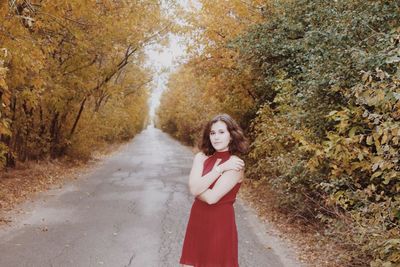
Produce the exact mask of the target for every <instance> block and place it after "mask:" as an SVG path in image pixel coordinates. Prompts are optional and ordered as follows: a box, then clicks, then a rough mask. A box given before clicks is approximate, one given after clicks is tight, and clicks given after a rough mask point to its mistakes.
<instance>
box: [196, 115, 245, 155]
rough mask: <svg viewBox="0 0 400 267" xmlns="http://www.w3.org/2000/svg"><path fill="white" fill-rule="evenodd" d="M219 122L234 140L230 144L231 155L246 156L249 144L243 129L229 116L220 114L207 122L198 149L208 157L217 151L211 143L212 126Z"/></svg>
mask: <svg viewBox="0 0 400 267" xmlns="http://www.w3.org/2000/svg"><path fill="white" fill-rule="evenodd" d="M217 121H222V122H224V123H225V124H226V127H227V129H228V131H229V133H230V135H231V138H232V140H231V141H230V142H229V151H230V152H231V154H237V153H239V154H244V153H246V152H247V150H248V147H249V144H248V140H247V139H246V137H245V136H244V134H243V130H242V128H240V126H239V125H238V124H237V122H236V121H235V120H234V119H232V117H231V116H229V115H228V114H218V115H217V116H215V117H214V118H213V119H212V120H210V121H209V122H207V123H206V124H205V126H204V128H203V136H202V138H201V140H200V142H199V144H198V148H199V149H200V150H201V151H203V152H204V154H206V155H212V154H213V153H214V152H215V149H214V147H213V145H212V144H211V141H210V132H211V126H212V125H213V124H214V123H216V122H217Z"/></svg>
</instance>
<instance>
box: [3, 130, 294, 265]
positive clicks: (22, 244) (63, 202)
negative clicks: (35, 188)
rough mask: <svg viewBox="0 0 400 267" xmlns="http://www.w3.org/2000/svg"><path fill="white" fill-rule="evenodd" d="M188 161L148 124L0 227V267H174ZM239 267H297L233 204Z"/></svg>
mask: <svg viewBox="0 0 400 267" xmlns="http://www.w3.org/2000/svg"><path fill="white" fill-rule="evenodd" d="M192 159H193V154H192V152H191V151H190V149H189V148H187V147H185V146H183V145H181V144H180V143H179V142H177V141H176V140H173V139H172V138H171V137H170V136H168V135H167V134H165V133H163V132H161V131H160V130H159V129H155V128H154V127H152V126H151V125H150V126H149V127H147V128H146V129H145V130H143V131H142V132H141V133H140V134H138V135H137V136H136V137H135V138H134V139H133V140H132V141H131V142H130V143H129V144H127V145H125V146H124V147H123V148H122V149H121V150H120V151H119V152H118V153H116V154H115V155H113V156H111V157H109V158H107V159H105V160H104V161H103V162H101V164H99V165H98V166H97V167H96V168H95V169H93V170H92V171H90V172H89V173H86V174H84V175H83V176H82V177H80V178H79V179H77V180H75V181H71V182H68V183H67V184H65V185H64V186H63V187H62V188H53V189H50V190H49V191H47V192H44V193H41V194H38V195H37V196H36V197H35V198H34V200H33V201H32V202H27V203H25V204H23V205H21V206H19V208H21V209H22V210H23V211H24V213H23V214H21V215H18V216H14V217H13V223H12V224H11V226H2V227H0V266H1V267H9V266H10V267H11V266H38V267H44V266H84V267H87V266H121V267H122V266H138V267H139V266H140V267H152V266H154V267H160V266H162V267H168V266H180V265H179V259H180V255H181V249H182V244H183V238H184V234H185V230H186V225H187V222H188V219H189V213H190V208H191V205H192V203H193V201H194V198H193V196H191V195H190V193H189V190H188V186H187V182H188V174H189V171H190V167H191V164H192ZM234 208H235V212H236V223H237V227H238V233H239V236H238V238H239V264H240V266H241V267H263V266H265V267H281V266H289V267H291V266H296V267H298V266H301V265H300V264H299V263H298V262H296V261H295V260H294V256H293V251H292V250H290V249H288V248H287V246H286V245H285V244H284V243H283V242H281V241H280V240H279V239H278V238H276V237H275V236H274V235H272V234H271V235H270V234H268V229H266V228H265V225H264V224H261V223H260V221H259V219H258V217H257V216H256V215H254V211H253V210H251V208H249V207H248V206H246V204H245V203H243V202H242V200H241V199H240V198H237V200H236V202H235V204H234Z"/></svg>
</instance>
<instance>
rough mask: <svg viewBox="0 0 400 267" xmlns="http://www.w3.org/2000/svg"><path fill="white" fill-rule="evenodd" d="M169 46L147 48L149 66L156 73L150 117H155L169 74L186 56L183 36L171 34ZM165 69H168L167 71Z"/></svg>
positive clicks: (150, 102)
mask: <svg viewBox="0 0 400 267" xmlns="http://www.w3.org/2000/svg"><path fill="white" fill-rule="evenodd" d="M169 40H170V42H169V46H168V47H166V48H164V49H162V50H161V51H160V47H159V46H157V45H153V46H149V47H147V48H146V54H147V57H148V59H147V62H146V63H147V64H146V65H147V66H149V67H150V68H152V69H153V70H154V71H155V72H156V73H155V75H154V80H153V83H152V86H151V87H152V92H151V97H150V101H149V106H150V118H151V119H153V118H154V114H155V110H156V108H157V106H158V105H159V104H160V96H161V93H162V92H163V90H165V88H166V83H167V81H168V77H169V75H170V74H171V73H172V72H173V71H174V70H176V68H177V67H178V65H179V61H180V60H179V59H181V58H183V57H184V56H185V45H184V44H183V43H182V42H181V38H180V37H179V36H177V35H174V34H169ZM163 69H166V71H165V70H164V71H163Z"/></svg>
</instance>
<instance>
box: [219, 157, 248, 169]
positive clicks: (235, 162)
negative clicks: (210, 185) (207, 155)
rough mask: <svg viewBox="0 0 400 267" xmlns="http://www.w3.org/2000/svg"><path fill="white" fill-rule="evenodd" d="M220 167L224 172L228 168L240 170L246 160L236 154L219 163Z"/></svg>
mask: <svg viewBox="0 0 400 267" xmlns="http://www.w3.org/2000/svg"><path fill="white" fill-rule="evenodd" d="M214 167H215V165H214ZM219 167H220V169H221V170H222V172H225V171H228V170H236V171H240V170H242V169H243V168H244V161H243V160H242V159H241V158H239V157H236V156H231V157H230V158H229V159H228V160H227V161H225V162H224V163H222V164H221V165H219Z"/></svg>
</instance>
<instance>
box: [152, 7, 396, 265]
mask: <svg viewBox="0 0 400 267" xmlns="http://www.w3.org/2000/svg"><path fill="white" fill-rule="evenodd" d="M199 2H200V4H201V5H200V8H198V9H195V10H194V11H187V12H185V13H184V18H185V22H186V24H185V27H184V28H183V29H182V32H183V34H186V35H187V36H188V38H189V39H190V40H191V42H190V43H189V48H188V53H189V59H188V60H187V62H186V63H185V64H183V65H182V66H180V68H179V69H178V70H177V71H176V72H175V73H174V74H173V75H171V77H170V79H169V81H168V88H167V90H166V91H164V93H163V95H162V99H161V105H160V107H159V112H158V120H157V125H158V127H159V128H161V129H162V130H164V131H166V132H168V133H170V134H171V135H172V136H174V137H175V138H177V139H179V140H181V141H182V142H184V143H186V144H188V145H193V146H194V145H196V143H197V142H198V141H199V135H198V134H199V131H200V130H201V128H202V126H203V124H204V123H205V122H206V121H207V120H208V119H209V118H210V117H211V116H213V115H215V114H217V113H228V114H230V115H232V116H233V117H234V118H235V119H236V120H238V121H239V122H240V125H241V126H242V128H243V129H244V130H245V132H246V134H247V135H248V137H249V139H250V141H251V146H250V147H251V149H250V152H249V153H248V154H247V155H245V160H246V178H247V179H248V180H250V181H251V183H252V184H253V186H255V188H259V189H261V188H263V187H265V188H272V189H273V190H274V192H276V193H277V199H276V203H275V205H276V207H277V208H279V209H280V210H281V211H282V212H284V213H288V214H294V215H295V217H296V220H297V221H298V222H303V223H304V224H318V225H319V226H322V227H323V228H324V235H325V236H327V237H329V238H330V239H331V240H332V242H335V243H336V244H337V245H338V246H340V247H342V248H345V249H346V251H347V254H346V255H344V256H342V258H341V260H342V266H371V267H376V266H398V265H397V264H399V263H400V227H399V220H400V208H399V207H400V194H399V192H400V162H399V160H400V154H399V139H400V2H399V1H387V0H378V1H375V0H364V1H359V0H351V1H341V0H338V1H325V0H317V1H310V0H297V1H291V0H281V1H261V0H252V1H240V0H229V1H223V0H213V1H211V0H201V1H199ZM199 114H201V115H199ZM265 197H267V196H265Z"/></svg>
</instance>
